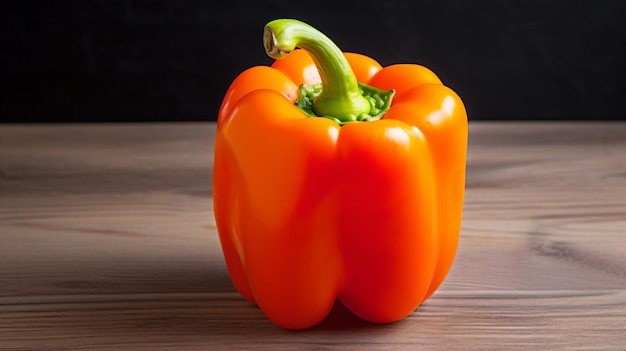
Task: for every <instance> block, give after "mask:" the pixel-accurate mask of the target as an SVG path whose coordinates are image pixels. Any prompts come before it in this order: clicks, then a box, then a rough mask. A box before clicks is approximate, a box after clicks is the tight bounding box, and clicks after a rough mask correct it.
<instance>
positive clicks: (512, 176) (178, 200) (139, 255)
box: [0, 122, 626, 350]
mask: <svg viewBox="0 0 626 351" xmlns="http://www.w3.org/2000/svg"><path fill="white" fill-rule="evenodd" d="M214 135H215V126H214V125H213V124H210V123H207V124H203V123H194V124H131V125H30V126H28V125H4V126H1V127H0V349H1V350H51V349H53V350H82V349H93V350H112V349H116V350H122V349H129V350H137V349H155V350H172V349H176V350H200V349H202V350H206V349H272V350H276V349H298V350H299V349H315V350H318V349H340V348H341V349H345V348H348V349H376V350H387V349H393V350H527V349H550V350H560V349H567V350H589V349H593V350H626V260H624V253H626V124H625V123H621V122H613V123H583V122H581V123H540V122H533V123H528V122H527V123H512V122H508V123H487V122H481V123H471V124H470V145H469V152H468V177H467V194H466V206H465V212H464V220H463V228H462V236H461V242H460V247H459V252H458V255H457V259H456V261H455V264H454V266H453V268H452V271H451V272H450V275H449V276H448V279H447V280H446V281H445V282H444V284H443V286H442V287H441V288H440V289H439V291H437V292H436V293H435V295H434V296H433V297H432V298H431V299H429V300H428V301H427V302H426V303H425V304H424V305H422V306H421V307H420V308H419V309H418V310H416V311H415V312H414V313H413V314H411V315H410V316H409V317H408V318H407V319H405V320H403V321H400V322H398V323H394V324H389V325H372V324H369V323H365V322H363V321H360V320H358V319H356V318H355V317H353V316H352V315H350V314H349V312H347V311H346V310H345V308H344V307H343V306H341V305H337V306H336V307H335V309H334V310H333V312H332V314H331V316H330V317H329V318H328V319H327V320H326V321H325V322H324V323H323V324H322V325H320V326H318V327H315V328H313V329H311V330H307V331H301V332H289V331H285V330H282V329H280V328H277V327H276V326H274V325H273V324H271V323H270V322H269V321H268V320H267V319H266V318H265V317H264V315H263V314H262V313H261V312H260V311H259V310H258V308H256V307H254V306H251V305H249V304H248V303H246V302H245V301H244V300H243V299H242V298H241V297H239V295H238V294H237V293H236V292H235V291H234V289H233V287H232V284H231V283H230V280H229V278H228V274H227V272H226V268H225V266H224V263H223V258H222V254H221V251H220V247H219V241H218V239H217V235H216V230H215V223H214V220H213V215H212V201H211V165H212V153H213V149H212V148H213V140H214Z"/></svg>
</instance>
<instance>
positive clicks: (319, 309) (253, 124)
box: [213, 25, 467, 329]
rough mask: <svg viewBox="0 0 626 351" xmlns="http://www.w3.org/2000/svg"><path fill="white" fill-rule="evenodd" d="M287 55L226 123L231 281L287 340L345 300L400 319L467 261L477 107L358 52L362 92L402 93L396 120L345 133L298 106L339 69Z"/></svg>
mask: <svg viewBox="0 0 626 351" xmlns="http://www.w3.org/2000/svg"><path fill="white" fill-rule="evenodd" d="M268 26H269V25H268ZM266 34H267V33H266ZM303 46H305V45H303ZM266 49H268V48H267V44H266ZM287 52H290V53H289V54H288V55H287ZM282 55H283V56H285V55H286V57H284V58H281V59H279V60H276V61H275V62H274V63H273V64H272V66H271V67H268V66H256V67H252V68H249V69H247V70H246V71H244V72H242V73H241V74H240V75H239V76H238V77H237V78H236V79H235V80H234V81H233V83H232V84H231V86H230V88H229V89H228V91H227V93H226V95H225V98H224V100H223V103H222V107H221V109H220V112H219V116H218V126H217V136H216V145H215V158H214V174H213V196H214V212H215V218H216V223H217V229H218V233H219V238H220V242H221V245H222V249H223V253H224V257H225V260H226V264H227V267H228V271H229V274H230V276H231V279H232V281H233V283H234V285H235V287H236V289H237V290H238V291H239V292H240V294H241V295H242V296H243V297H244V298H245V299H246V300H248V301H249V302H251V303H253V304H258V306H259V307H260V308H261V310H262V311H263V312H264V313H265V314H266V316H267V317H268V318H269V319H270V320H271V321H272V322H274V323H275V324H277V325H279V326H281V327H284V328H287V329H303V328H308V327H311V326H314V325H316V324H318V323H319V322H321V321H322V320H324V318H325V317H326V316H327V315H328V314H329V312H330V310H331V308H332V307H333V304H334V303H335V301H336V300H337V299H339V300H340V301H341V302H342V303H343V304H344V305H345V306H346V307H347V308H348V309H349V310H351V311H352V312H353V313H354V314H356V315H357V316H359V317H361V318H363V319H365V320H367V321H371V322H376V323H389V322H394V321H398V320H400V319H402V318H404V317H406V316H407V315H408V314H410V313H411V312H412V311H414V310H415V309H416V308H417V307H418V306H419V305H420V304H421V303H422V302H423V301H424V300H426V299H427V298H428V297H430V296H431V295H432V294H433V292H434V291H435V290H436V289H437V288H438V287H439V285H440V284H441V283H442V281H443V280H444V278H445V276H446V275H447V273H448V271H449V269H450V267H451V265H452V263H453V260H454V256H455V253H456V249H457V244H458V239H459V233H460V226H461V217H462V208H463V197H464V189H465V165H466V148H467V116H466V111H465V108H464V105H463V103H462V101H461V99H460V98H459V97H458V96H457V94H456V93H454V92H453V91H452V90H451V89H449V88H448V87H446V86H444V85H442V83H441V81H440V80H439V78H438V77H437V76H436V75H435V74H434V73H433V72H432V71H430V70H429V69H427V68H425V67H423V66H419V65H412V64H398V65H392V66H388V67H385V68H382V67H381V65H380V64H379V63H377V62H376V61H375V60H373V59H372V58H369V57H367V56H364V55H360V54H354V53H345V54H342V55H341V56H343V57H345V59H346V60H347V62H348V63H349V66H350V68H351V70H352V71H353V72H354V76H355V77H356V79H357V80H358V81H359V82H363V83H366V84H368V85H371V86H375V87H378V88H381V89H384V90H390V89H393V90H395V96H394V98H393V101H392V103H391V106H390V109H389V110H388V111H387V112H386V113H385V114H384V115H383V116H382V118H381V119H379V120H374V121H363V122H350V123H345V124H343V125H340V124H338V123H337V122H335V121H333V120H331V119H328V118H318V117H309V116H307V115H305V114H304V113H303V112H302V111H301V110H300V109H299V108H298V107H296V106H294V102H295V101H296V99H297V93H298V86H299V85H300V84H313V83H319V82H320V81H323V84H324V88H323V89H326V85H327V84H333V82H332V81H331V79H328V77H324V74H325V73H326V72H324V69H323V68H322V69H320V68H319V67H320V65H324V64H325V63H324V62H320V60H318V59H316V58H315V53H314V54H313V55H309V53H308V51H307V50H302V49H298V50H293V51H291V50H286V52H284V53H282ZM312 56H313V58H312ZM316 64H317V67H316ZM318 70H319V71H321V72H322V76H320V73H319V71H318Z"/></svg>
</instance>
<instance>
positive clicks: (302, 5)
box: [0, 0, 626, 122]
mask: <svg viewBox="0 0 626 351" xmlns="http://www.w3.org/2000/svg"><path fill="white" fill-rule="evenodd" d="M0 6H1V8H2V11H1V14H0V26H1V27H0V39H1V53H0V74H1V81H2V86H3V89H2V90H3V91H2V93H1V97H0V103H1V106H0V116H1V117H0V121H3V122H102V121H104V122H119V121H175V120H176V121H208V120H214V119H215V117H216V115H217V111H218V108H219V105H220V102H221V99H222V97H223V95H224V93H225V91H226V89H227V88H228V85H229V84H230V82H231V81H232V80H233V79H234V78H235V77H236V75H237V74H238V73H239V72H241V71H242V70H244V69H246V68H248V67H250V66H254V65H267V64H270V63H271V60H270V59H269V58H268V57H266V56H265V52H264V50H263V46H262V39H261V38H262V31H263V26H264V25H265V23H266V22H268V21H270V20H272V19H275V18H297V19H300V20H303V21H305V22H308V23H309V24H311V25H313V26H314V27H317V28H318V29H320V30H321V31H322V32H324V33H326V34H327V35H328V36H330V37H331V38H332V39H333V40H334V41H335V42H336V43H337V44H338V45H339V47H340V48H342V49H343V50H344V51H353V52H360V53H364V54H367V55H369V56H372V57H374V58H376V59H377V60H378V61H379V62H380V63H381V64H382V65H389V64H393V63H419V64H422V65H425V66H427V67H429V68H431V69H432V70H434V71H435V72H436V73H437V74H438V75H439V76H440V78H441V79H442V80H443V81H444V83H445V84H446V85H448V86H450V87H451V88H453V89H454V90H456V91H457V92H458V93H459V95H460V96H461V97H462V99H463V100H464V102H465V104H466V107H467V109H468V114H469V119H470V120H501V119H509V120H510V119H513V120H525V119H532V120H623V119H626V113H625V112H624V110H625V104H624V93H625V89H624V85H625V84H626V74H625V69H624V66H625V65H626V53H625V46H626V26H625V25H624V24H623V21H624V18H625V17H626V16H625V15H626V1H621V0H618V1H609V0H595V1H565V0H527V1H504V0H500V1H497V0H491V1H462V0H435V1H430V0H429V1H425V0H423V1H419V0H414V1H413V0H411V1H398V0H396V1H384V0H378V1H370V0H362V1H348V2H346V1H343V2H342V1H328V0H317V1H316V0H308V1H277V0H256V1H234V0H231V1H222V0H210V1H209V0H204V1H192V0H190V1H180V0H179V1H176V0H156V1H138V0H126V1H3V2H2V3H1V4H0Z"/></svg>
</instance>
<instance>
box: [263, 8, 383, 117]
mask: <svg viewBox="0 0 626 351" xmlns="http://www.w3.org/2000/svg"><path fill="white" fill-rule="evenodd" d="M263 46H264V47H265V52H266V53H267V55H268V56H270V57H271V58H273V59H276V60H277V59H280V58H283V57H285V56H287V55H288V54H289V53H290V52H291V51H293V50H295V49H296V48H302V49H304V50H306V51H307V52H308V53H309V54H310V55H311V57H312V58H313V62H315V66H316V67H317V70H318V71H319V73H320V77H321V78H322V92H321V93H320V94H319V95H318V96H317V97H316V98H315V100H314V101H313V111H314V112H315V114H317V115H318V116H329V117H334V119H337V120H339V121H341V122H351V121H357V120H360V119H361V118H360V116H363V115H367V114H368V113H369V112H370V108H371V105H370V103H369V102H368V100H367V99H366V98H364V97H363V95H362V94H361V93H360V91H359V85H358V82H357V80H356V76H355V75H354V72H353V71H352V68H351V67H350V64H349V63H348V61H347V60H346V58H345V56H344V55H343V53H342V52H341V50H340V49H339V48H338V47H337V45H335V43H333V42H332V40H330V39H329V38H328V37H327V36H326V35H324V34H323V33H321V32H320V31H318V30H317V29H315V28H313V27H311V26H310V25H308V24H306V23H304V22H301V21H298V20H293V19H277V20H274V21H271V22H269V23H268V24H267V25H266V26H265V30H264V32H263Z"/></svg>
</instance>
